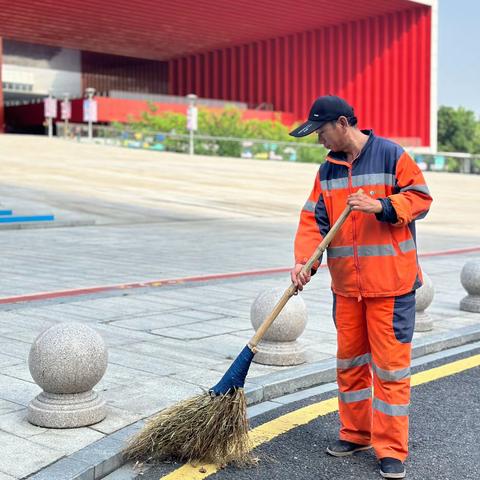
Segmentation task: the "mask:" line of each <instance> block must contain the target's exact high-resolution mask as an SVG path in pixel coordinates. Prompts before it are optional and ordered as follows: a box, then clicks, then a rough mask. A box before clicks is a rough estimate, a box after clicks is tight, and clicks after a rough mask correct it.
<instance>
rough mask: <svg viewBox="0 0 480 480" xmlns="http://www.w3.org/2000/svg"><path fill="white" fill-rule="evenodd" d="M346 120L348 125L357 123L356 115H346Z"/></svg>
mask: <svg viewBox="0 0 480 480" xmlns="http://www.w3.org/2000/svg"><path fill="white" fill-rule="evenodd" d="M347 121H348V125H349V126H350V127H356V126H357V123H358V120H357V117H347Z"/></svg>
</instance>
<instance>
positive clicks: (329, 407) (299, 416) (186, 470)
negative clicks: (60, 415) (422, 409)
mask: <svg viewBox="0 0 480 480" xmlns="http://www.w3.org/2000/svg"><path fill="white" fill-rule="evenodd" d="M478 366H480V355H474V356H472V357H468V358H464V359H462V360H457V361H455V362H452V363H447V364H445V365H442V366H440V367H436V368H432V369H430V370H425V371H424V372H419V373H416V374H415V375H413V376H412V379H411V385H412V386H416V385H422V384H423V383H428V382H432V381H434V380H438V379H439V378H443V377H448V376H451V375H455V374H456V373H460V372H463V371H465V370H468V369H470V368H474V367H478ZM337 410H338V402H337V398H336V397H334V398H329V399H328V400H323V401H321V402H318V403H314V404H312V405H308V406H306V407H303V408H300V409H298V410H294V411H293V412H290V413H287V414H285V415H282V416H281V417H278V418H275V419H274V420H271V421H270V422H267V423H264V424H262V425H259V426H258V427H256V428H254V429H253V430H252V431H251V432H250V437H251V438H252V442H253V447H254V448H255V447H258V446H259V445H262V444H263V443H266V442H269V441H271V440H273V439H274V438H276V437H278V436H279V435H281V434H282V433H286V432H288V431H290V430H292V429H294V428H297V427H300V426H302V425H306V424H307V423H310V422H311V421H312V420H315V419H316V418H318V417H322V416H324V415H327V414H328V413H333V412H336V411H337ZM202 467H203V468H202ZM200 468H202V472H200ZM203 470H205V471H203ZM218 470H219V468H218V467H217V466H216V465H210V464H201V465H197V466H192V465H190V464H187V465H183V466H182V467H180V468H178V469H176V470H174V471H173V472H171V473H169V474H168V475H165V476H163V477H160V479H159V480H203V479H204V478H207V477H209V476H210V475H213V474H214V473H216V472H217V471H218Z"/></svg>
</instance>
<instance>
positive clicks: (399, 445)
mask: <svg viewBox="0 0 480 480" xmlns="http://www.w3.org/2000/svg"><path fill="white" fill-rule="evenodd" d="M333 318H334V321H335V324H336V327H337V345H338V350H337V382H338V391H339V393H338V403H339V413H340V423H341V427H340V439H341V440H347V441H349V442H354V443H359V444H362V445H367V444H371V445H372V446H373V448H374V451H375V454H376V456H377V458H383V457H393V458H397V459H399V460H401V461H402V462H403V461H404V460H405V459H406V457H407V455H408V406H409V403H410V354H411V341H412V336H413V329H414V325H415V292H411V293H408V294H406V295H402V296H399V297H377V298H362V299H361V300H358V299H357V298H350V297H343V296H340V295H335V294H334V302H333ZM372 384H373V399H372Z"/></svg>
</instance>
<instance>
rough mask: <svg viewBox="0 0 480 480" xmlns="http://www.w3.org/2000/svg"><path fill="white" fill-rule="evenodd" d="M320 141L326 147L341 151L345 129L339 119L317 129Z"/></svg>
mask: <svg viewBox="0 0 480 480" xmlns="http://www.w3.org/2000/svg"><path fill="white" fill-rule="evenodd" d="M316 133H317V135H318V143H320V144H322V145H323V146H324V147H325V148H326V149H328V150H333V151H334V152H339V151H341V150H342V146H343V144H344V131H343V129H342V128H341V125H339V124H338V121H334V122H328V123H326V124H325V125H323V126H322V127H321V128H319V129H318V130H317V131H316Z"/></svg>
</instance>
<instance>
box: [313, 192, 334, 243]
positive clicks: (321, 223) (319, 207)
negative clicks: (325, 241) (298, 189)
mask: <svg viewBox="0 0 480 480" xmlns="http://www.w3.org/2000/svg"><path fill="white" fill-rule="evenodd" d="M315 220H316V221H317V225H318V228H319V229H320V235H321V236H322V237H325V235H326V234H327V233H328V232H329V231H330V220H329V219H328V215H327V209H326V208H325V202H324V201H323V195H320V197H319V199H318V202H317V204H316V205H315Z"/></svg>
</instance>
